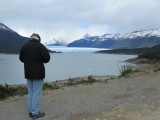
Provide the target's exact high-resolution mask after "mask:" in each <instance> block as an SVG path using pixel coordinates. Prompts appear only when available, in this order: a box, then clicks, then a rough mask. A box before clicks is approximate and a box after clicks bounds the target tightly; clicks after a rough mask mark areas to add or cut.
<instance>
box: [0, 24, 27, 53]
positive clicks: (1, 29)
mask: <svg viewBox="0 0 160 120" xmlns="http://www.w3.org/2000/svg"><path fill="white" fill-rule="evenodd" d="M27 41H28V38H26V37H23V36H21V35H19V34H18V33H16V32H15V31H13V30H12V29H10V28H9V27H7V26H6V25H4V24H3V23H0V53H18V52H19V50H20V48H21V47H22V45H23V44H24V43H26V42H27Z"/></svg>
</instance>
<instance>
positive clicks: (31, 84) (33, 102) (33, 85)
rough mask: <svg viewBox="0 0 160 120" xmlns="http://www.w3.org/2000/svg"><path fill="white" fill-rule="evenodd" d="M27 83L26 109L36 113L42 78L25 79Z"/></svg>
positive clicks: (38, 106) (38, 105)
mask: <svg viewBox="0 0 160 120" xmlns="http://www.w3.org/2000/svg"><path fill="white" fill-rule="evenodd" d="M27 84H28V110H29V113H32V115H37V114H38V112H39V108H40V99H41V94H42V85H43V80H29V79H28V80H27Z"/></svg>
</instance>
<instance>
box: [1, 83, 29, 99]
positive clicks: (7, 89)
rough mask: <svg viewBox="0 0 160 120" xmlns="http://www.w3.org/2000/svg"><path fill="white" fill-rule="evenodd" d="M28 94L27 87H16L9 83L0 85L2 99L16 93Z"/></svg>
mask: <svg viewBox="0 0 160 120" xmlns="http://www.w3.org/2000/svg"><path fill="white" fill-rule="evenodd" d="M25 94H27V87H26V86H21V85H18V86H16V87H13V86H9V85H7V84H5V85H2V84H1V85H0V99H4V98H7V97H10V96H15V95H25Z"/></svg>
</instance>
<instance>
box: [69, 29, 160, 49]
mask: <svg viewBox="0 0 160 120" xmlns="http://www.w3.org/2000/svg"><path fill="white" fill-rule="evenodd" d="M158 44H160V29H149V30H138V31H134V32H131V33H125V34H120V33H115V34H108V33H107V34H104V35H102V36H89V35H87V37H82V39H79V40H75V41H73V42H72V43H70V44H68V47H97V48H111V49H117V48H140V47H152V46H154V45H158Z"/></svg>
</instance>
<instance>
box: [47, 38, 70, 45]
mask: <svg viewBox="0 0 160 120" xmlns="http://www.w3.org/2000/svg"><path fill="white" fill-rule="evenodd" d="M44 44H45V45H46V46H66V45H67V42H66V41H65V40H62V39H61V38H57V39H53V40H50V41H48V42H46V43H44Z"/></svg>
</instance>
